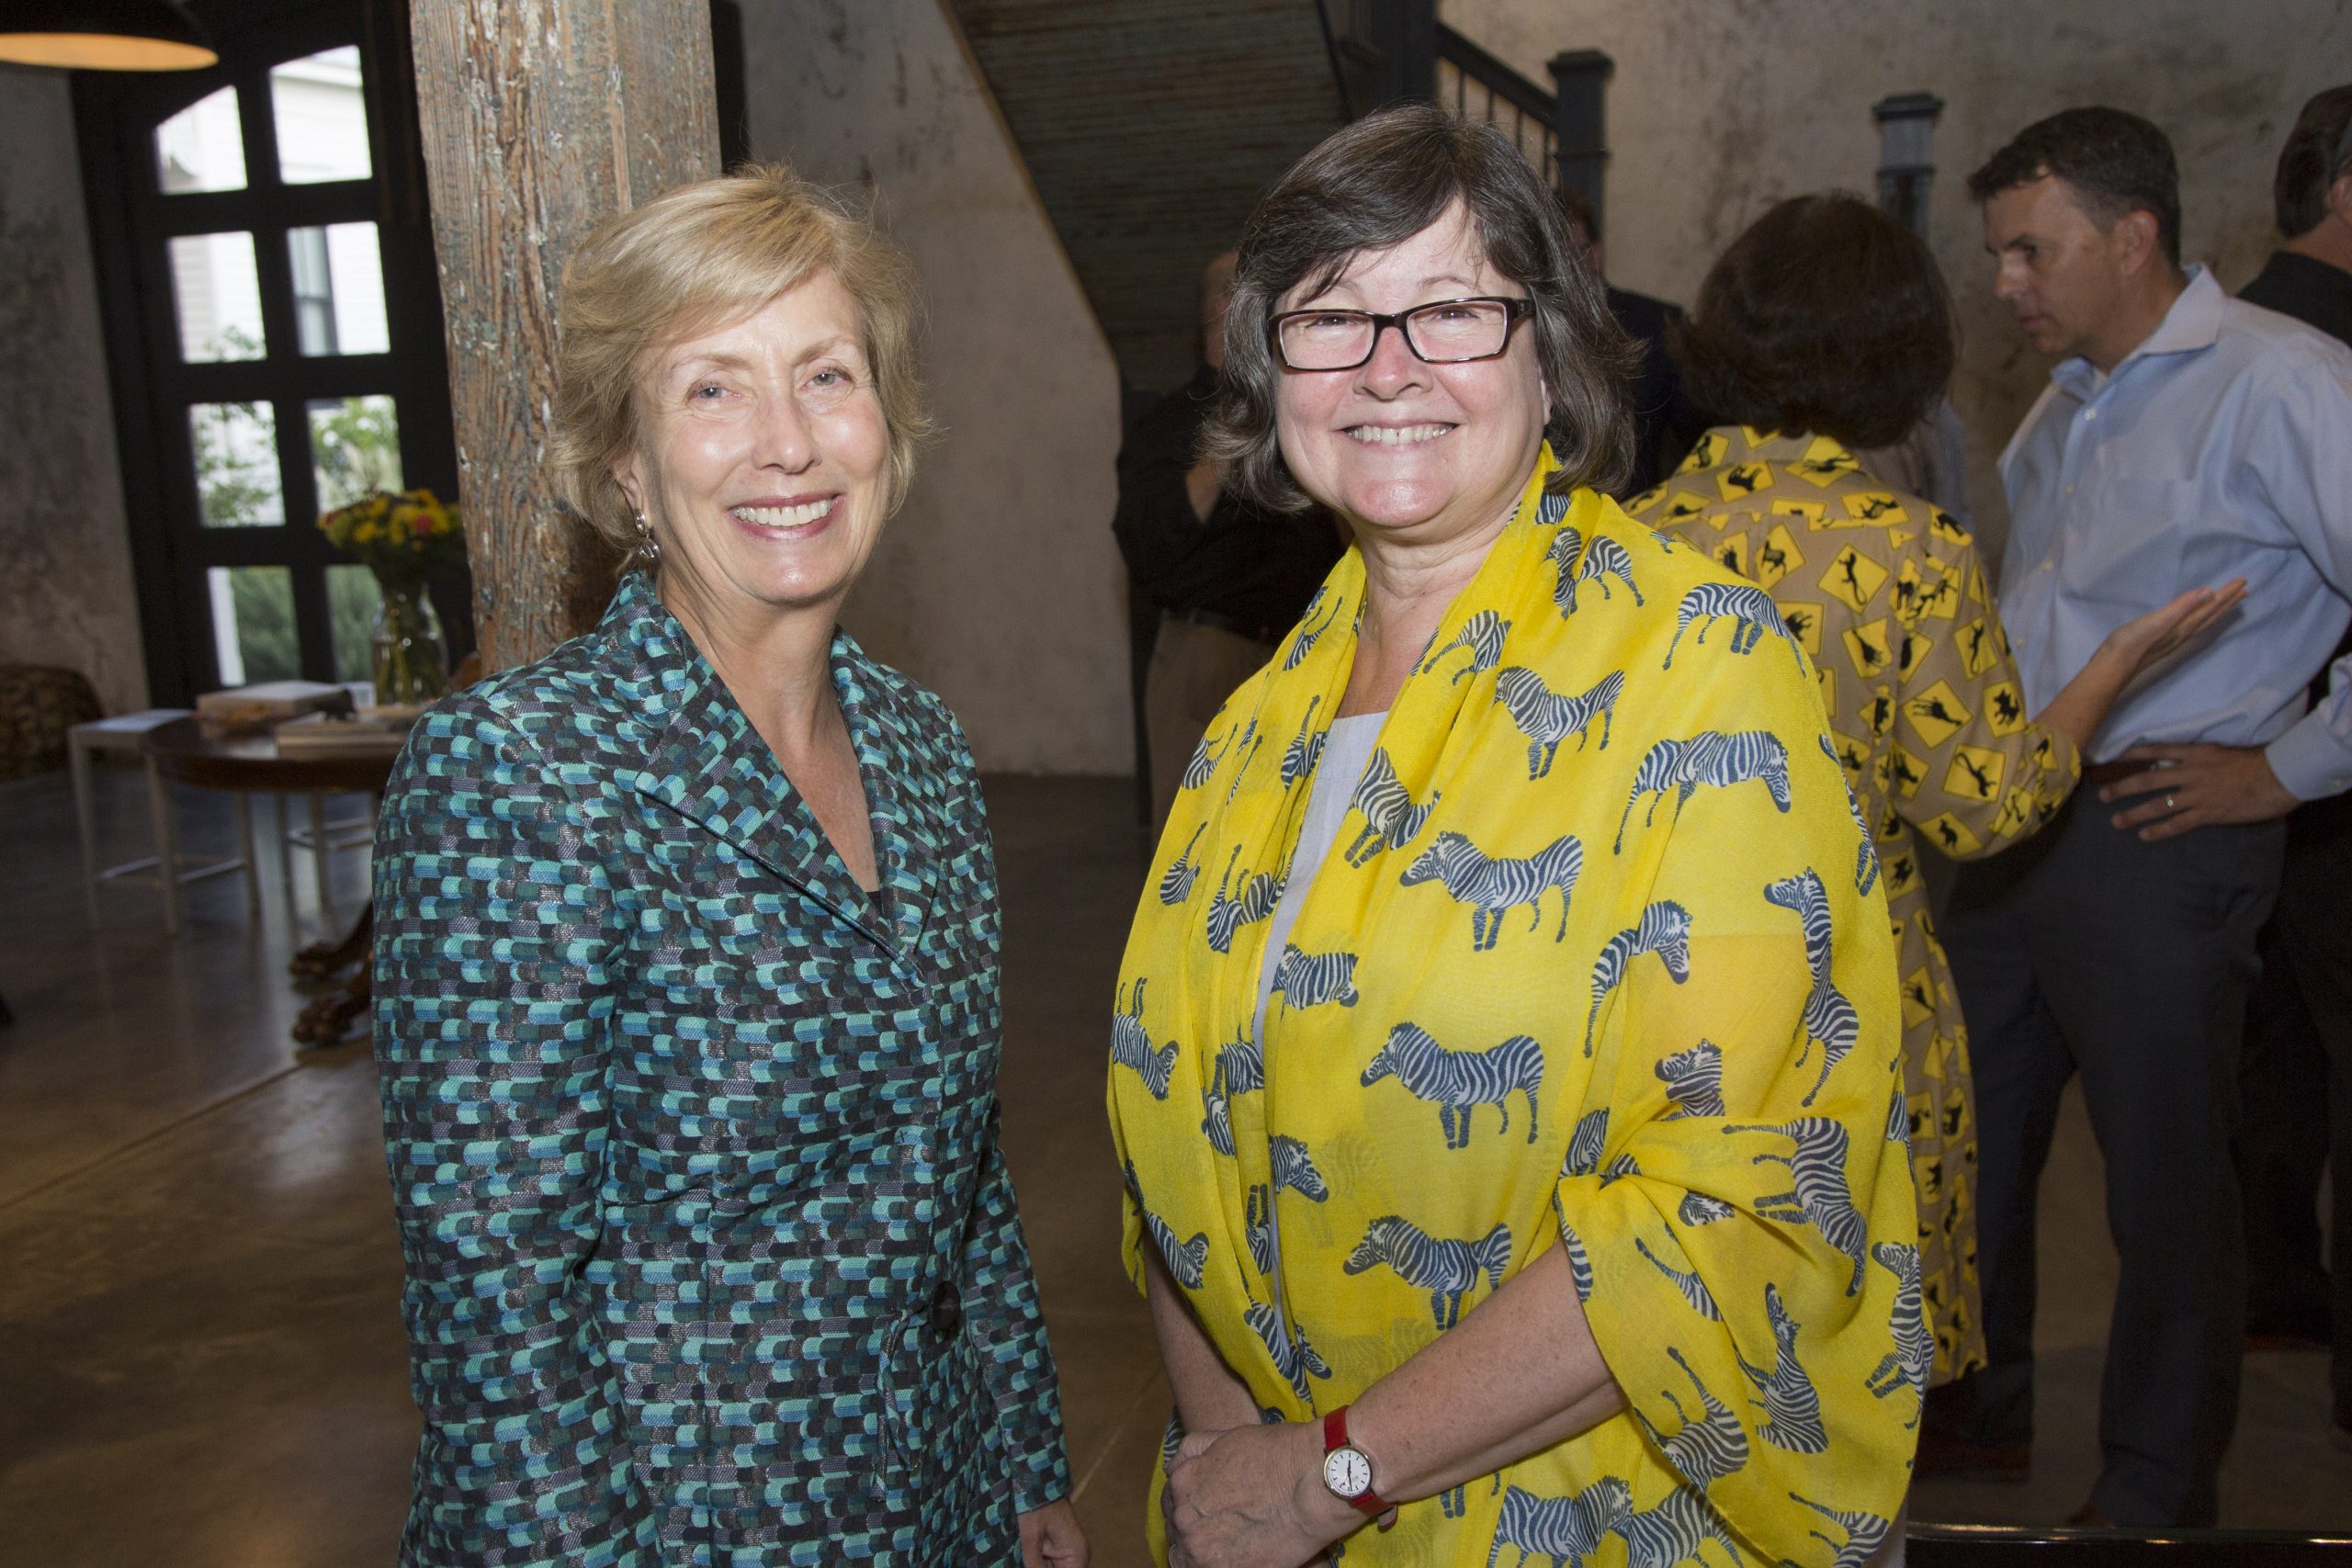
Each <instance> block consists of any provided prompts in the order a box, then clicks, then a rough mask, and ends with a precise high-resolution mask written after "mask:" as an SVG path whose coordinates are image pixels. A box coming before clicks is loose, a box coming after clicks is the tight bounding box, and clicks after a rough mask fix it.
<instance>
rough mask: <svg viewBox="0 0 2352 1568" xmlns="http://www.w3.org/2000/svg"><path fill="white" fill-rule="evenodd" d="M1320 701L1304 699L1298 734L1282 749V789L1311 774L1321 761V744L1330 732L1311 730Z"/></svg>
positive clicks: (1311, 698) (1320, 699)
mask: <svg viewBox="0 0 2352 1568" xmlns="http://www.w3.org/2000/svg"><path fill="white" fill-rule="evenodd" d="M1322 700H1323V699H1322V698H1321V697H1309V698H1307V699H1306V716H1304V717H1302V718H1301V719H1300V720H1299V721H1298V733H1297V734H1296V735H1295V736H1293V737H1292V738H1291V743H1290V744H1289V745H1287V746H1285V747H1283V766H1282V781H1283V788H1284V789H1288V788H1289V787H1290V786H1291V785H1293V784H1296V783H1297V782H1298V781H1299V780H1301V779H1303V778H1305V777H1306V775H1307V774H1309V773H1313V772H1314V771H1315V764H1316V763H1317V762H1318V761H1322V759H1323V742H1324V741H1326V740H1328V739H1330V738H1331V732H1330V731H1329V729H1313V728H1311V727H1312V726H1313V725H1314V723H1315V708H1316V705H1317V704H1318V703H1320V702H1322Z"/></svg>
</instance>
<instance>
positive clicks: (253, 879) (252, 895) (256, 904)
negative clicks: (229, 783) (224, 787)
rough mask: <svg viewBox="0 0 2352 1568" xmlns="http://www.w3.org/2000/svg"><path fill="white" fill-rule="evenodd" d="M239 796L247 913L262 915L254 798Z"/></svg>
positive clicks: (239, 842)
mask: <svg viewBox="0 0 2352 1568" xmlns="http://www.w3.org/2000/svg"><path fill="white" fill-rule="evenodd" d="M236 795H237V858H238V859H239V860H242V861H243V862H244V863H245V913H246V914H248V915H258V914H260V913H261V868H260V867H259V866H258V865H256V864H254V797H253V796H252V795H248V794H247V793H246V792H245V791H243V790H239V791H237V792H236Z"/></svg>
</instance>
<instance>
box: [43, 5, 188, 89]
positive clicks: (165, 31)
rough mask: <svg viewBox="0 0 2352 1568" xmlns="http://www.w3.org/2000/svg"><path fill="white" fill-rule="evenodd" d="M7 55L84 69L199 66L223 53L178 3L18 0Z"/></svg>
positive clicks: (151, 69) (175, 69)
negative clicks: (220, 52)
mask: <svg viewBox="0 0 2352 1568" xmlns="http://www.w3.org/2000/svg"><path fill="white" fill-rule="evenodd" d="M0 17H5V18H6V19H5V20H0V60H5V61H10V62H15V63H17V64H19V65H54V66H61V67H70V68H78V69H81V70H85V71H198V70H201V69H203V68H204V67H205V66H207V65H210V64H213V63H215V62H218V61H219V60H220V55H218V54H217V53H215V52H214V51H213V49H212V40H211V39H209V38H207V37H206V36H205V32H204V28H202V26H200V25H199V24H198V21H197V19H196V18H195V17H192V16H190V15H188V10H187V6H184V5H180V4H177V3H176V0H17V4H14V5H11V6H8V7H7V8H6V11H5V12H0Z"/></svg>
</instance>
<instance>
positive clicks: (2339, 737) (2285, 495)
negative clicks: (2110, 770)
mask: <svg viewBox="0 0 2352 1568" xmlns="http://www.w3.org/2000/svg"><path fill="white" fill-rule="evenodd" d="M2001 479H2002V483H2003V484H2004V485H2005V486H2006V487H2007V491H2008V498H2009V510H2010V513H2011V517H2012V521H2011V525H2010V532H2009V542H2008V548H2007V551H2006V552H2005V554H2004V555H2003V557H2002V563H2001V592H2000V601H2001V619H2002V621H2003V623H2004V624H2005V625H2006V626H2007V630H2008V634H2009V638H2010V640H2011V642H2012V643H2013V644H2014V645H2015V647H2016V651H2017V659H2018V669H2019V671H2021V672H2022V674H2023V676H2024V679H2025V686H2026V697H2027V701H2028V702H2029V703H2030V705H2031V708H2032V711H2034V712H2036V713H2039V712H2040V711H2041V709H2042V708H2043V707H2044V706H2045V705H2048V703H2049V702H2050V699H2051V698H2052V697H2054V696H2056V695H2057V694H2058V692H2059V691H2060V689H2061V688H2063V687H2064V685H2065V683H2066V682H2068V681H2070V680H2072V679H2073V678H2074V677H2075V675H2076V674H2077V673H2079V672H2080V671H2081V670H2082V668H2083V666H2084V665H2085V664H2086V663H2088V662H2089V660H2090V657H2091V654H2092V653H2093V652H2094V651H2095V650H2096V649H2098V645H2099V643H2100V642H2101V641H2102V640H2103V639H2104V638H2105V637H2107V634H2108V633H2109V632H2110V631H2113V630H2114V629H2115V628H2116V627H2117V626H2120V625H2122V624H2123V623H2124V622H2125V621H2128V620H2130V619H2131V618H2132V617H2133V616H2135V615H2141V614H2143V613H2144V612H2146V611H2149V610H2153V609H2155V608H2156V607H2157V606H2159V605H2161V604H2165V602H2166V601H2168V600H2170V599H2172V598H2173V597H2174V596H2175V595H2177V594H2179V593H2182V592H2187V591H2188V589H2191V588H2199V587H2219V586H2220V585H2221V584H2222V583H2224V582H2227V581H2229V580H2230V579H2232V578H2233V577H2243V578H2245V580H2246V596H2245V603H2244V604H2241V605H2240V606H2239V607H2238V609H2237V610H2236V611H2235V612H2234V613H2233V615H2231V616H2230V617H2229V618H2228V619H2227V620H2226V621H2225V622H2224V623H2223V624H2222V627H2221V628H2220V630H2219V631H2218V632H2215V633H2208V634H2207V636H2206V637H2204V638H2203V639H2201V640H2200V641H2199V643H2198V644H2197V646H2195V647H2194V648H2192V649H2189V650H2188V652H2187V653H2186V654H2185V655H2177V656H2175V657H2174V658H2173V659H2172V660H2168V661H2167V662H2166V663H2165V664H2163V665H2161V666H2159V667H2158V668H2157V669H2155V670H2154V671H2151V672H2149V673H2148V674H2145V675H2143V677H2142V678H2141V679H2140V680H2139V681H2138V682H2134V683H2133V685H2132V686H2131V689H2130V690H2129V691H2128V692H2127V693H2126V694H2125V695H2124V697H2123V699H2122V700H2121V701H2120V702H2119V703H2117V704H2116V705H2115V707H2114V708H2113V710H2112V711H2110V712H2109V715H2108V717H2107V722H2106V723H2105V724H2104V725H2102V726H2101V727H2100V728H2099V731H2098V735H2096V736H2095V737H2093V738H2092V741H2091V744H2090V746H2089V747H2088V748H2087V749H2086V754H2087V756H2088V757H2089V759H2090V760H2092V761H2109V760H2111V759H2112V758H2114V757H2116V756H2117V755H2119V754H2120V753H2121V752H2122V751H2123V750H2126V749H2127V748H2129V747H2131V746H2133V745H2136V744H2138V743H2140V742H2142V741H2192V740H2203V741H2211V742H2212V743H2214V744H2216V745H2222V746H2260V747H2262V748H2264V752H2265V755H2266V756H2267V758H2268V760H2269V762H2270V767H2271V770H2272V771H2273V772H2274V773H2277V774H2278V781H2279V783H2281V784H2285V785H2286V786H2287V788H2288V789H2289V790H2290V791H2292V792H2293V793H2294V794H2295V795H2298V796H2300V797H2301V798H2302V799H2305V800H2315V799H2318V798H2319V797H2321V796H2323V795H2335V794H2339V793H2341V792H2342V791H2344V790H2346V789H2352V656H2347V657H2346V658H2344V659H2342V660H2337V661H2336V664H2335V671H2334V674H2333V678H2332V684H2331V686H2330V689H2329V693H2328V696H2327V698H2326V700H2325V701H2324V702H2323V703H2322V704H2320V705H2319V706H2318V707H2317V708H2315V709H2311V710H2310V711H2309V712H2306V708H2307V707H2308V698H2307V696H2306V688H2307V687H2308V686H2309V685H2310V683H2311V680H2312V676H2313V675H2314V674H2315V673H2316V672H2317V671H2318V670H2319V668H2320V666H2321V665H2322V664H2323V663H2324V661H2325V660H2326V658H2327V655H2328V654H2329V653H2330V652H2331V651H2333V650H2334V649H2335V644H2336V640H2337V639H2338V638H2339V637H2342V636H2343V635H2344V628H2345V626H2346V624H2347V623H2352V351H2347V350H2346V348H2345V346H2344V345H2343V344H2339V343H2337V342H2335V340H2334V339H2332V338H2329V337H2326V336H2324V335H2323V334H2322V333H2318V332H2315V331H2313V330H2312V328H2310V327H2307V326H2305V325H2303V324H2302V323H2301V322H2300V321H2295V320H2293V319H2291V318H2290V317H2287V316H2282V315H2279V314H2278V313H2276V312H2275V311H2270V310H2263V309H2261V308H2260V307H2258V306H2255V305H2249V304H2246V303H2245V301H2243V300H2239V299H2231V298H2229V297H2228V296H2227V295H2225V294H2223V293H2222V289H2221V286H2220V285H2219V284H2217V283H2215V282H2214V281H2213V277H2212V275H2211V273H2209V272H2207V271H2206V270H2205V269H2204V268H2202V267H2197V268H2193V269H2191V271H2190V273H2189V280H2188V288H2187V289H2186V290H2184V291H2183V292H2182V294H2181V296H2180V298H2179V299H2177V300H2175V301H2174V302H2173V307H2172V309H2171V310H2169V311H2168V312H2166V313H2165V319H2164V321H2163V323H2162V324H2161V325H2159V326H2158V327H2157V328H2156V330H2155V331H2154V332H2153V333H2150V334H2149V335H2148V338H2147V341H2146V342H2144V343H2143V344H2141V345H2140V346H2139V347H2138V348H2136V349H2134V350H2133V351H2132V352H2131V355H2128V356H2127V357H2126V358H2125V359H2124V360H2123V361H2122V363H2120V364H2119V365H2118V366H2116V367H2115V369H2114V370H2113V371H2112V372H2111V373H2109V374H2108V375H2105V376H2101V375H2100V374H2099V373H2098V370H2097V369H2095V368H2094V367H2092V366H2091V364H2090V362H2089V361H2088V360H2086V359H2083V358H2081V357H2079V356H2078V357H2075V358H2073V359H2068V360H2065V361H2064V362H2063V363H2062V364H2060V365H2059V366H2058V367H2056V368H2055V369H2053V370H2052V371H2051V373H2050V385H2049V386H2048V387H2047V388H2046V389H2043V391H2042V394H2041V400H2040V401H2039V402H2037V403H2035V404H2034V406H2033V411H2032V412H2030V413H2029V414H2027V415H2026V417H2025V423H2022V424H2020V425H2019V426H2018V433H2017V434H2016V435H2015V436H2014V437H2012V438H2011V440H2010V442H2009V446H2008V450H2007V451H2006V452H2004V453H2002V454H2001Z"/></svg>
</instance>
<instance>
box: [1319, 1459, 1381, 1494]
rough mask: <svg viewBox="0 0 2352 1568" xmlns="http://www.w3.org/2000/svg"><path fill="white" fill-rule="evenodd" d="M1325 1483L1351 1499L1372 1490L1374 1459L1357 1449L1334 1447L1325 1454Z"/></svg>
mask: <svg viewBox="0 0 2352 1568" xmlns="http://www.w3.org/2000/svg"><path fill="white" fill-rule="evenodd" d="M1323 1484H1324V1485H1326V1486H1328V1487H1329V1488H1330V1489H1331V1490H1332V1491H1333V1492H1334V1493H1337V1494H1338V1495H1340V1496H1342V1497H1345V1498H1348V1499H1350V1500H1351V1501H1352V1500H1354V1499H1355V1498H1358V1497H1361V1496H1363V1495H1364V1494H1365V1493H1367V1492H1369V1491H1371V1490H1372V1461H1370V1460H1367V1459H1365V1458H1364V1457H1363V1453H1362V1452H1361V1451H1360V1450H1355V1449H1333V1450H1331V1451H1330V1452H1329V1453H1328V1454H1325V1455H1324V1456H1323Z"/></svg>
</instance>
